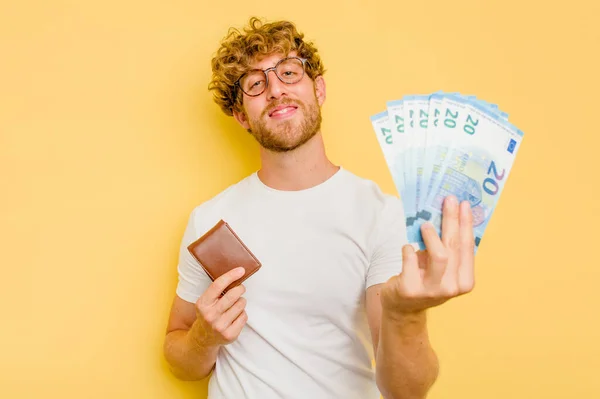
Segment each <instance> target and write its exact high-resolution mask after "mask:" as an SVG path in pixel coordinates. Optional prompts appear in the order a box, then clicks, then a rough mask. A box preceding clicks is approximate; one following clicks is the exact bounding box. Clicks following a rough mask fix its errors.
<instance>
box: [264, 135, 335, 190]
mask: <svg viewBox="0 0 600 399" xmlns="http://www.w3.org/2000/svg"><path fill="white" fill-rule="evenodd" d="M260 159H261V168H260V170H259V171H258V177H259V178H260V180H261V181H262V182H263V183H264V184H266V185H267V186H269V187H272V188H274V189H277V190H291V191H294V190H304V189H307V188H310V187H313V186H316V185H317V184H320V183H322V182H324V181H325V180H327V179H329V178H330V177H331V176H332V175H334V174H335V173H336V172H337V171H338V170H339V166H336V165H334V164H333V163H332V162H331V161H330V160H329V159H328V158H327V155H326V153H325V146H324V144H323V138H322V136H321V133H317V134H316V135H315V136H314V137H313V138H311V139H310V140H309V141H307V142H306V143H304V145H302V146H300V147H298V148H296V149H295V150H293V151H289V152H272V151H268V150H265V149H264V148H261V149H260Z"/></svg>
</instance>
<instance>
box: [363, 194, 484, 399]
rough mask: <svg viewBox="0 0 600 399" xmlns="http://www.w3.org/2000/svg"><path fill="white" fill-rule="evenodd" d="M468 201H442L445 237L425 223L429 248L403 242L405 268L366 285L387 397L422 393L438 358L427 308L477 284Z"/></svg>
mask: <svg viewBox="0 0 600 399" xmlns="http://www.w3.org/2000/svg"><path fill="white" fill-rule="evenodd" d="M472 226H473V224H472V213H471V208H470V205H469V203H468V202H466V201H465V202H463V203H461V204H460V209H459V206H458V202H457V200H456V198H454V197H451V198H449V201H447V202H445V203H444V209H443V220H442V238H440V237H439V236H438V235H437V232H436V230H435V228H434V227H433V225H431V224H430V223H425V224H423V225H422V227H421V232H422V236H423V241H424V242H425V246H426V247H427V249H426V250H424V251H420V252H419V253H416V252H415V250H414V249H413V247H412V246H411V245H408V244H407V245H404V246H403V247H402V272H401V273H400V274H398V275H394V276H392V277H391V278H390V279H389V280H388V281H386V282H385V283H383V284H379V285H373V286H371V287H369V288H368V290H367V312H368V318H369V325H370V327H371V334H372V336H373V344H374V350H375V354H376V359H375V360H376V378H377V385H378V387H379V389H380V391H381V393H382V394H383V396H384V398H385V399H405V398H406V399H424V398H426V395H427V393H428V391H429V389H430V388H431V386H432V385H433V383H434V382H435V380H436V378H437V375H438V371H439V364H438V359H437V357H436V355H435V353H434V351H433V349H432V348H431V345H430V343H429V338H428V332H427V323H426V311H427V309H429V308H432V307H435V306H438V305H441V304H443V303H445V302H446V301H447V300H449V299H450V298H454V297H457V296H459V295H462V294H465V293H468V292H470V291H471V290H472V289H473V286H474V274H473V269H474V237H473V227H472Z"/></svg>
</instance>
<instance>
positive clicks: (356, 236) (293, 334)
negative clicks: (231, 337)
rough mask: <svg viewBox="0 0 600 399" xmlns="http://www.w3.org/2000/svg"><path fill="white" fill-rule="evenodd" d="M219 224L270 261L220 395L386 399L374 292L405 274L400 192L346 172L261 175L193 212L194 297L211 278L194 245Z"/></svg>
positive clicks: (221, 360) (220, 382)
mask: <svg viewBox="0 0 600 399" xmlns="http://www.w3.org/2000/svg"><path fill="white" fill-rule="evenodd" d="M219 219H223V220H224V221H226V222H228V223H229V224H230V225H231V227H232V229H233V230H234V231H235V232H236V233H237V234H238V236H239V237H240V239H241V240H242V241H243V242H244V243H245V244H246V245H247V246H248V248H249V249H250V250H251V251H252V252H253V253H254V254H255V255H256V257H257V258H258V259H259V260H260V261H261V263H262V268H261V269H260V270H259V271H258V272H256V273H255V274H253V275H252V276H250V277H249V278H248V279H247V280H246V281H245V282H244V286H245V287H246V293H245V294H244V297H245V298H246V300H247V304H246V312H247V314H248V321H247V323H246V325H245V326H244V328H243V330H242V332H241V333H240V335H239V337H238V339H237V340H236V341H235V342H233V343H231V344H229V345H225V346H223V347H222V348H221V349H220V351H219V355H218V358H217V362H216V368H215V370H214V372H213V375H212V376H211V380H210V382H209V398H210V399H221V398H226V399H244V398H250V399H271V398H277V399H280V398H285V399H294V398H298V399H309V398H310V399H331V398H344V399H353V398H356V399H379V397H380V393H379V391H378V389H377V385H376V383H375V371H374V368H373V364H372V362H373V359H374V357H373V356H374V354H373V346H372V340H371V334H370V329H369V325H368V322H367V315H366V309H365V291H366V289H367V288H368V287H370V286H371V285H373V284H378V283H384V282H385V281H387V280H388V279H389V278H390V277H391V276H393V275H395V274H398V273H400V271H401V269H402V246H403V245H404V244H406V243H407V238H406V227H405V226H406V225H405V217H404V210H403V208H402V203H401V201H400V199H399V198H397V197H395V196H392V195H390V194H385V193H382V192H381V191H380V189H379V187H378V186H377V185H376V184H375V183H373V182H372V181H370V180H367V179H364V178H361V177H358V176H356V175H355V174H353V173H351V172H349V171H348V170H346V169H344V168H340V170H339V171H338V172H336V174H335V175H333V176H332V177H331V178H329V179H328V180H327V181H325V182H323V183H321V184H319V185H317V186H314V187H312V188H309V189H305V190H300V191H280V190H275V189H272V188H270V187H268V186H266V185H265V184H264V183H263V182H262V181H261V180H260V179H259V178H258V176H257V174H256V172H254V173H253V174H251V175H249V176H247V177H246V178H244V179H243V180H241V181H239V182H238V183H236V184H233V185H231V186H229V187H228V188H226V189H225V190H223V191H222V192H221V193H219V194H217V195H216V196H215V197H213V198H211V199H210V200H208V201H206V202H204V203H203V204H201V205H199V206H197V207H196V208H195V209H194V210H193V211H192V213H191V215H190V219H189V223H188V225H187V228H186V230H185V233H184V237H183V240H182V243H181V248H180V260H179V265H178V271H179V284H178V286H177V295H179V296H180V297H181V298H182V299H184V300H186V301H189V302H196V300H197V299H198V297H199V296H200V295H201V294H202V293H203V292H204V291H205V290H206V288H207V287H208V285H209V284H210V283H211V280H210V278H209V277H208V276H207V275H206V274H205V272H204V271H203V269H202V267H201V266H200V265H199V264H198V263H197V262H196V261H195V260H194V258H193V257H192V256H191V255H190V254H189V252H188V251H187V248H186V247H187V245H189V244H190V243H191V242H192V241H194V240H196V239H197V238H198V237H200V236H201V235H203V234H204V233H205V232H206V231H208V230H209V229H210V228H211V227H212V226H214V225H215V224H216V223H217V222H218V221H219Z"/></svg>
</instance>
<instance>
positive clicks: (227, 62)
mask: <svg viewBox="0 0 600 399" xmlns="http://www.w3.org/2000/svg"><path fill="white" fill-rule="evenodd" d="M243 31H244V33H245V34H244V33H242V32H240V30H238V29H236V28H230V29H229V32H228V34H227V35H226V37H225V38H224V39H223V40H222V42H221V46H220V47H219V49H218V51H217V53H216V55H215V56H214V58H213V59H212V61H211V65H212V73H213V75H212V80H211V82H210V84H209V86H208V89H209V90H212V91H213V98H214V101H215V102H216V103H217V105H218V106H219V107H220V108H221V110H222V111H223V112H224V113H225V114H227V115H229V116H231V115H233V110H234V109H235V110H236V111H241V110H242V95H241V92H240V91H239V90H236V89H237V88H236V86H235V82H236V81H237V80H238V79H239V77H240V76H242V74H243V73H244V72H246V71H247V70H248V69H249V68H250V64H251V63H252V62H254V61H260V60H261V59H262V58H264V57H266V56H269V55H271V54H276V53H281V54H285V55H287V54H289V53H290V52H292V51H296V52H297V55H298V56H299V57H303V58H306V59H307V60H308V62H307V64H306V73H307V75H308V76H309V77H310V78H311V79H315V78H316V77H317V76H319V75H323V74H324V73H325V69H324V67H323V63H322V61H321V57H320V56H319V54H318V51H317V49H316V47H315V46H314V45H313V43H311V42H308V41H304V34H303V33H300V32H298V30H297V29H296V26H295V25H294V24H293V23H292V22H289V21H276V22H272V23H262V22H261V21H260V20H259V19H258V18H256V17H252V18H250V21H249V24H248V26H247V27H245V28H244V29H243Z"/></svg>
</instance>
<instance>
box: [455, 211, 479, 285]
mask: <svg viewBox="0 0 600 399" xmlns="http://www.w3.org/2000/svg"><path fill="white" fill-rule="evenodd" d="M474 268H475V237H474V232H473V212H472V210H471V206H470V204H469V203H468V202H467V201H464V202H463V203H462V204H460V266H459V270H458V277H459V289H460V290H461V292H469V291H471V290H472V289H473V286H474V282H475V271H474Z"/></svg>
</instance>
